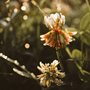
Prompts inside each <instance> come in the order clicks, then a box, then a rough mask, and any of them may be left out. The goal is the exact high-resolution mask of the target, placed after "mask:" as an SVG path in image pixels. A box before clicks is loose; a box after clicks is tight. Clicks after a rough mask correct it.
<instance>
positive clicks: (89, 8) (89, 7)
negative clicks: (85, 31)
mask: <svg viewBox="0 0 90 90" xmlns="http://www.w3.org/2000/svg"><path fill="white" fill-rule="evenodd" d="M86 4H87V7H88V10H89V12H90V5H89V1H88V0H86Z"/></svg>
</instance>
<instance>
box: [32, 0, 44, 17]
mask: <svg viewBox="0 0 90 90" xmlns="http://www.w3.org/2000/svg"><path fill="white" fill-rule="evenodd" d="M31 3H32V4H33V5H34V6H36V7H37V8H38V9H39V10H40V12H41V13H42V14H43V16H44V15H45V12H44V11H43V10H42V9H41V8H40V6H39V5H38V4H37V2H35V1H34V0H31Z"/></svg>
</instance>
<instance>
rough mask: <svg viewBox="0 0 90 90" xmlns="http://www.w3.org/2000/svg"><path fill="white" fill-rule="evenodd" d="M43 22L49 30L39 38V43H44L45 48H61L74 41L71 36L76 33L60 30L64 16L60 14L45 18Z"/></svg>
mask: <svg viewBox="0 0 90 90" xmlns="http://www.w3.org/2000/svg"><path fill="white" fill-rule="evenodd" d="M44 21H45V25H46V26H47V27H48V28H50V31H49V32H48V33H46V34H43V35H41V36H40V37H41V41H45V43H44V45H45V46H46V45H48V46H50V47H56V48H62V47H64V46H66V45H67V44H69V43H70V42H72V41H73V40H74V39H73V37H72V36H73V35H75V34H76V33H77V32H71V31H67V30H63V29H62V26H63V25H64V24H65V16H64V15H62V14H61V13H60V14H58V13H55V14H51V15H50V16H45V17H44Z"/></svg>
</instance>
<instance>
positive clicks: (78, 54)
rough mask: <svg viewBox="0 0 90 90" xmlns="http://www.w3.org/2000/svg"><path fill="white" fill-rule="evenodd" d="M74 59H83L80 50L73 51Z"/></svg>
mask: <svg viewBox="0 0 90 90" xmlns="http://www.w3.org/2000/svg"><path fill="white" fill-rule="evenodd" d="M72 58H77V59H81V58H82V52H81V51H80V50H78V49H74V50H73V51H72Z"/></svg>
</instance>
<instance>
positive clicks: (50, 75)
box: [37, 60, 65, 87]
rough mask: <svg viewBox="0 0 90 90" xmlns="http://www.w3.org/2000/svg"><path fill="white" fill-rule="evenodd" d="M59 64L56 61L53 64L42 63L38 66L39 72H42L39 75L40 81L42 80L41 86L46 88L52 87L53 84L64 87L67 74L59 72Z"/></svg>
mask: <svg viewBox="0 0 90 90" xmlns="http://www.w3.org/2000/svg"><path fill="white" fill-rule="evenodd" d="M58 64H59V62H58V61H57V60H54V61H53V62H52V63H51V64H49V63H48V64H43V63H42V62H40V66H38V67H37V68H38V70H40V71H41V73H42V74H40V75H38V76H37V77H38V79H39V80H40V84H41V85H42V86H44V87H50V86H51V84H53V83H54V84H56V85H62V84H63V81H62V80H61V79H62V78H64V77H65V73H64V72H61V71H60V70H58V68H57V65H58Z"/></svg>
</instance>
